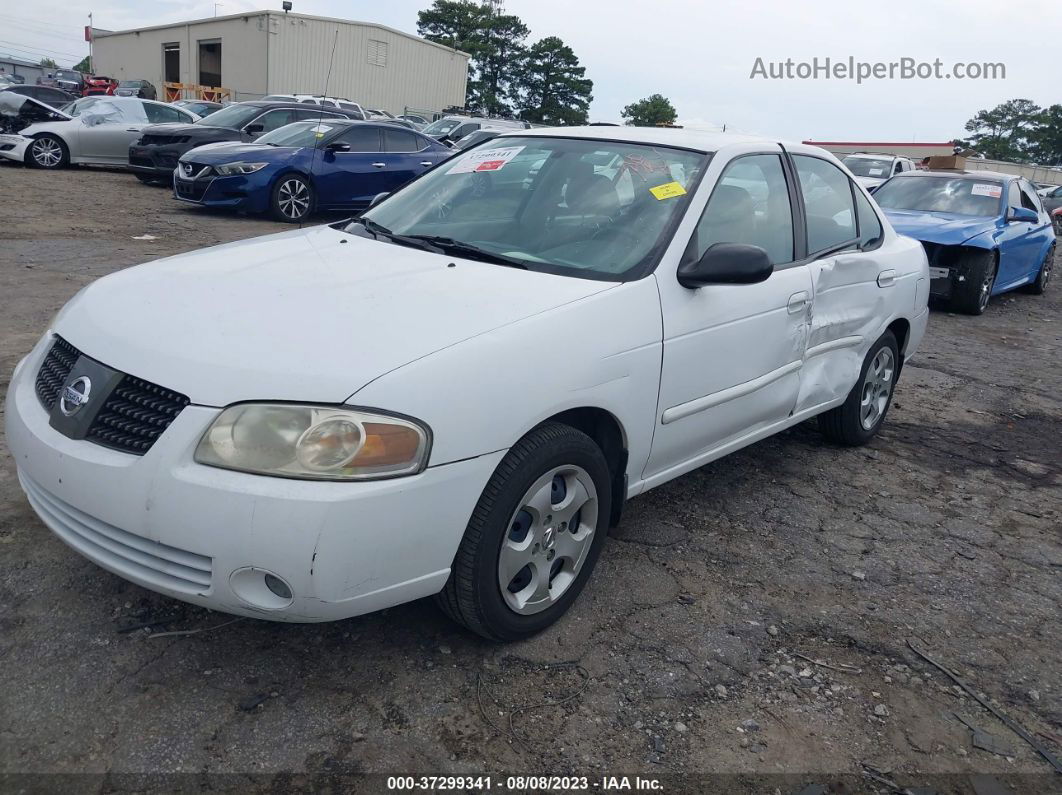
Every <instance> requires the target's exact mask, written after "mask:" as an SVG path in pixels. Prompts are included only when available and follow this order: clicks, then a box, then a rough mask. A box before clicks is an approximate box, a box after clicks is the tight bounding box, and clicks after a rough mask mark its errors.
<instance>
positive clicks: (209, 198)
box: [173, 170, 269, 213]
mask: <svg viewBox="0 0 1062 795" xmlns="http://www.w3.org/2000/svg"><path fill="white" fill-rule="evenodd" d="M256 176H257V175H237V176H232V177H218V176H205V177H200V178H199V179H185V178H184V177H182V176H181V175H180V173H179V170H178V171H174V172H173V197H174V198H175V199H178V200H179V201H183V202H189V203H190V204H202V205H204V206H206V207H227V208H230V209H233V210H242V211H244V212H248V213H264V212H265V211H266V210H268V209H269V186H268V184H267V183H264V182H263V181H262V180H259V179H254V177H256Z"/></svg>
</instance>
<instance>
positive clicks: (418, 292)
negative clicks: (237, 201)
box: [54, 226, 615, 408]
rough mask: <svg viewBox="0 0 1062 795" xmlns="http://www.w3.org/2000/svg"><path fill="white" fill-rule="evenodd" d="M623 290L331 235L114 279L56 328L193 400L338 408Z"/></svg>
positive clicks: (230, 249) (279, 238)
mask: <svg viewBox="0 0 1062 795" xmlns="http://www.w3.org/2000/svg"><path fill="white" fill-rule="evenodd" d="M451 262H456V267H452V268H451V267H448V265H449V263H451ZM614 286H615V283H612V282H602V281H592V280H589V279H576V278H572V277H568V276H556V275H553V274H546V273H536V272H533V271H524V270H520V269H518V268H509V267H506V266H503V265H492V264H489V263H482V262H473V261H468V260H461V259H455V258H453V257H448V256H443V255H438V254H432V253H430V252H425V251H420V250H417V249H412V248H406V247H403V246H397V245H393V244H391V243H383V242H378V241H375V240H370V239H366V238H361V237H357V236H354V235H348V234H346V233H344V232H341V231H339V230H337V229H333V228H332V227H330V226H319V227H313V228H311V229H305V230H295V231H291V232H283V233H281V234H278V235H269V236H266V237H259V238H253V239H251V240H244V241H239V242H236V243H229V244H227V245H224V246H217V247H215V248H209V249H204V250H201V251H196V252H191V253H188V254H181V255H179V256H176V257H169V258H167V259H162V260H158V261H155V262H150V263H147V264H144V265H139V266H137V267H134V268H128V269H126V270H123V271H119V272H117V273H114V274H111V275H110V276H106V277H104V278H102V279H100V280H98V281H96V282H94V283H92V284H91V285H89V286H88V287H86V288H85V289H84V290H82V291H81V292H80V293H78V295H76V296H75V297H74V298H73V299H71V301H70V302H69V303H68V304H67V305H66V306H65V307H64V308H63V310H62V311H61V312H60V313H59V315H58V317H57V318H56V321H55V324H54V331H55V332H56V333H58V334H60V335H62V336H63V337H64V338H65V339H67V340H69V341H70V343H71V344H73V345H74V346H76V347H77V348H79V349H80V350H82V351H84V352H85V353H86V354H87V355H89V356H91V357H93V358H95V359H98V360H99V361H101V362H103V363H105V364H107V365H109V366H111V367H114V368H117V369H119V370H121V371H123V372H127V373H131V374H133V375H136V376H138V377H140V378H144V379H146V380H148V381H152V382H154V383H156V384H159V385H161V386H165V387H167V388H169V389H175V390H177V391H179V392H182V393H184V394H185V395H188V397H189V398H190V399H191V400H192V402H193V403H199V404H203V405H209V406H225V405H228V404H230V403H234V402H237V401H241V400H290V401H306V402H322V403H338V402H342V401H343V400H345V399H346V398H347V397H349V396H350V395H351V394H353V393H354V392H356V391H357V390H359V389H361V388H362V387H363V386H364V385H365V384H367V383H369V382H370V381H372V380H374V379H376V378H378V377H379V376H381V375H383V374H384V373H387V372H389V371H391V370H394V369H396V368H398V367H401V366H402V365H404V364H407V363H409V362H411V361H413V360H415V359H420V358H422V357H425V356H428V355H430V354H431V353H434V352H435V351H438V350H441V349H443V348H447V347H450V346H452V345H455V344H457V343H459V342H461V341H462V340H466V339H469V338H471V337H475V336H478V335H481V334H485V333H487V332H489V331H491V330H492V329H496V328H499V327H501V326H505V325H507V324H510V323H514V322H516V321H518V320H521V319H523V318H526V317H529V316H531V315H536V314H540V313H542V312H547V311H549V310H551V309H555V308H557V307H559V306H562V305H564V304H567V303H570V302H573V301H578V300H580V299H582V298H585V297H587V296H590V295H593V294H595V293H599V292H602V291H604V290H608V289H610V288H612V287H614ZM382 408H386V406H384V407H382Z"/></svg>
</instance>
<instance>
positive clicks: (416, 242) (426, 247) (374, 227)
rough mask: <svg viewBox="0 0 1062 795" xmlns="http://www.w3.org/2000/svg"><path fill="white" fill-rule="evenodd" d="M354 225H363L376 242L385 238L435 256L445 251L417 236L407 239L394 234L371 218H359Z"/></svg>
mask: <svg viewBox="0 0 1062 795" xmlns="http://www.w3.org/2000/svg"><path fill="white" fill-rule="evenodd" d="M354 223H356V224H361V226H362V227H363V228H364V229H365V231H367V232H368V233H369V234H371V235H372V236H373V238H375V239H376V240H379V239H380V238H381V237H385V238H387V239H388V240H390V241H391V242H393V243H397V244H399V245H401V246H409V247H410V248H419V249H421V250H422V251H430V252H432V253H433V254H442V253H443V250H442V249H441V248H439V247H438V246H434V245H432V244H431V243H430V242H428V241H427V240H421V239H420V238H419V237H417V236H412V237H406V236H405V235H399V234H397V233H395V232H392V231H391V230H390V229H388V228H387V227H386V226H383V225H382V224H378V223H376V222H375V221H373V220H372V219H370V218H358V219H357V220H355V221H354Z"/></svg>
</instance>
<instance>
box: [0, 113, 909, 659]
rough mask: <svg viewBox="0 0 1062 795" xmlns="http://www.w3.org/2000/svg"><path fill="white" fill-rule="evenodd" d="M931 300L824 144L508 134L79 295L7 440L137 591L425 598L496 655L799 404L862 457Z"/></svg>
mask: <svg viewBox="0 0 1062 795" xmlns="http://www.w3.org/2000/svg"><path fill="white" fill-rule="evenodd" d="M336 155H337V156H341V152H340V151H338V150H337V152H336ZM509 172H515V173H513V174H512V175H510V173H509ZM484 175H490V176H491V177H492V179H490V180H487V181H482V180H478V179H477V178H478V177H482V176H484ZM809 185H811V186H813V187H811V188H809V187H808V186H809ZM928 294H929V273H928V266H927V263H926V255H925V251H924V250H923V248H922V246H921V244H919V243H918V242H917V241H914V240H912V239H910V238H905V237H900V236H899V235H897V234H896V233H895V232H894V231H893V229H892V227H890V226H889V222H888V221H887V220H886V219H885V217H884V216H883V215H882V213H881V212H880V210H879V209H878V208H877V207H876V206H875V204H874V202H873V201H872V200H871V199H870V198H869V196H868V195H867V193H866V191H865V190H864V189H863V188H862V187H860V186H859V185H857V184H854V183H853V177H852V175H851V173H850V172H848V171H847V170H845V168H844V167H843V166H842V165H841V164H840V162H839V161H838V160H837V159H836V158H834V157H833V156H832V155H830V154H829V153H827V152H825V151H824V150H822V149H818V148H816V147H812V146H806V145H801V144H785V145H784V148H783V146H782V145H781V144H780V143H779V142H777V141H771V140H765V139H757V138H751V137H744V136H736V135H725V134H710V133H699V132H694V131H689V130H681V129H653V128H636V127H607V128H606V127H565V128H564V129H563V130H560V131H557V130H549V129H542V130H523V131H519V132H511V133H507V134H505V135H502V136H501V137H499V138H496V139H494V140H491V141H488V142H486V143H485V144H483V145H480V146H478V147H475V148H473V149H470V150H468V151H466V152H463V153H461V154H459V155H457V156H456V157H454V158H452V159H450V160H448V161H446V162H444V163H443V164H441V165H439V166H438V167H436V168H434V169H432V170H430V171H428V172H427V173H426V174H424V175H423V176H421V177H419V178H418V179H415V180H413V181H412V182H410V183H408V184H407V185H406V186H405V187H403V188H401V189H399V190H398V191H396V192H395V193H393V194H391V195H389V196H386V197H385V198H383V199H382V200H381V201H379V202H378V203H376V204H375V205H374V206H373V207H372V208H370V209H369V210H368V211H367V212H365V213H364V214H363V215H362V216H361V217H360V218H359V219H357V220H353V221H341V222H339V223H336V224H332V225H325V226H315V227H310V228H307V229H304V230H295V231H291V232H286V233H282V234H279V235H271V236H268V237H263V238H259V239H257V240H242V241H239V242H237V243H230V244H228V245H225V246H219V247H217V248H212V249H206V250H202V251H196V252H191V253H188V254H182V255H179V256H175V257H169V258H167V259H164V260H160V261H158V262H152V263H148V264H145V265H140V266H137V267H134V268H127V269H124V270H121V271H118V272H116V273H114V274H111V275H109V276H107V277H105V278H103V279H100V280H99V281H97V282H95V283H93V284H90V285H89V286H88V287H86V288H85V289H84V290H82V291H81V292H80V293H78V294H77V295H76V296H75V297H74V298H73V299H72V300H71V301H70V302H69V303H68V304H67V305H66V306H65V307H64V308H63V309H62V311H61V312H60V313H59V314H58V316H57V317H56V318H55V320H54V322H53V323H52V325H51V327H50V328H48V329H47V331H46V332H45V334H44V336H43V337H42V338H41V339H40V341H39V342H38V343H37V344H36V345H35V346H34V348H33V350H32V351H31V352H30V353H29V354H28V355H27V356H26V358H24V359H23V360H22V361H21V362H20V363H19V364H18V365H17V366H16V368H15V371H14V374H13V375H12V378H11V384H10V388H9V389H8V392H7V404H6V415H5V416H6V426H7V443H8V447H9V449H10V450H11V454H12V458H13V459H14V461H15V463H16V465H17V472H18V478H19V481H20V483H21V485H22V488H23V489H24V491H25V493H26V496H27V498H28V500H29V502H30V504H31V505H32V506H33V508H34V509H35V510H36V512H37V514H38V516H40V518H41V520H42V521H43V522H44V523H45V524H46V525H47V526H48V527H50V528H51V529H52V530H53V531H54V532H55V534H56V535H58V536H59V537H60V538H61V539H62V540H63V541H65V542H66V543H67V544H69V545H70V546H71V547H73V548H74V549H75V550H76V551H78V552H80V553H81V554H82V555H84V556H86V557H88V558H89V559H91V560H93V561H95V562H96V563H98V564H99V565H100V566H102V567H104V568H105V569H108V570H109V571H111V572H114V573H115V574H117V575H119V576H121V577H124V578H126V579H128V580H131V581H132V582H135V583H138V584H140V585H141V586H143V587H145V588H149V589H152V590H155V591H158V592H160V593H164V594H168V595H170V596H172V597H175V598H178V599H183V600H186V601H188V602H192V603H194V604H197V605H202V606H204V607H208V608H211V609H214V610H222V611H227V612H231V613H236V614H240V615H245V616H253V617H256V618H263V619H273V620H277V621H327V620H333V619H340V618H345V617H348V616H354V615H358V614H361V613H366V612H369V611H372V610H379V609H381V608H385V607H389V606H392V605H396V604H399V603H402V602H407V601H410V600H412V599H418V598H421V597H426V596H431V595H433V594H435V595H438V601H439V603H440V605H441V606H442V608H443V609H444V610H445V611H446V612H447V613H448V614H449V615H450V616H451V617H453V618H454V619H455V620H457V621H459V622H461V623H462V624H464V625H465V626H467V627H468V628H470V629H471V630H473V631H475V632H477V633H480V634H481V635H483V636H485V637H488V638H492V639H495V640H512V639H516V638H521V637H526V636H528V635H530V634H533V633H535V632H537V631H539V630H541V629H543V628H544V627H546V626H549V625H550V624H551V623H552V622H553V621H555V620H557V619H558V618H559V617H560V616H561V615H562V614H563V613H564V612H565V611H566V610H567V609H568V607H569V606H570V605H571V604H572V602H573V601H574V600H575V598H576V597H577V596H578V594H579V592H580V591H581V589H582V587H583V586H584V584H585V583H586V581H587V580H588V578H589V577H590V574H591V572H592V570H593V568H594V564H595V562H596V561H597V558H598V555H599V553H600V552H601V549H602V547H603V545H604V544H605V541H606V536H607V533H608V528H609V526H610V525H612V524H615V523H617V522H618V521H619V518H620V512H621V509H622V507H623V505H624V503H625V502H626V500H627V499H628V498H630V497H634V496H636V495H638V494H641V493H643V492H645V491H647V490H649V489H651V488H654V487H656V486H659V485H661V484H663V483H666V482H668V481H670V480H672V479H674V478H676V477H679V476H680V475H682V474H684V473H686V472H689V471H690V470H693V469H695V468H697V467H700V466H702V465H704V464H707V463H709V462H710V461H713V460H715V459H717V458H720V457H721V456H724V455H726V454H727V453H730V452H732V451H734V450H738V449H740V448H742V447H745V446H747V445H749V444H752V443H753V442H755V441H757V440H759V439H763V438H765V437H767V436H769V435H771V434H775V433H777V432H779V431H781V430H783V429H785V428H789V427H791V426H793V425H796V424H797V423H800V422H803V421H804V420H807V419H809V418H811V417H816V416H818V417H819V423H820V427H821V429H822V430H823V432H824V434H825V435H826V436H827V437H828V438H830V439H832V440H835V441H836V442H838V443H840V444H845V445H858V444H863V443H865V442H867V441H868V440H869V439H870V438H871V437H873V436H874V435H875V434H876V433H877V431H878V429H879V428H880V427H881V425H882V423H883V422H884V420H885V416H886V412H887V411H888V409H889V405H890V401H891V399H892V395H893V388H894V386H895V384H896V380H897V377H898V376H899V375H900V372H901V370H902V367H903V364H904V361H905V360H906V359H908V358H909V357H910V356H911V354H912V353H913V352H914V351H915V349H916V348H917V347H918V344H919V342H920V341H921V339H922V336H923V333H924V331H925V328H926V319H927V314H928V313H927V309H926V300H927V296H928ZM277 321H280V322H277ZM841 454H842V453H840V452H838V455H841Z"/></svg>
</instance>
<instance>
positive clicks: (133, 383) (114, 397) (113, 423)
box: [86, 375, 188, 455]
mask: <svg viewBox="0 0 1062 795" xmlns="http://www.w3.org/2000/svg"><path fill="white" fill-rule="evenodd" d="M187 405H188V398H187V397H185V396H184V395H182V394H180V393H179V392H174V391H172V390H169V389H166V388H165V387H161V386H158V385H157V384H152V383H150V382H149V381H145V380H143V379H142V378H136V377H134V376H131V375H127V376H125V377H124V378H122V380H121V381H120V382H119V384H118V386H116V387H115V388H114V391H113V392H111V394H110V395H108V396H107V401H106V402H105V403H104V404H103V408H102V409H100V413H99V414H97V415H96V419H95V420H94V421H93V423H92V426H91V427H90V428H89V432H88V436H87V437H86V438H88V439H89V440H91V441H93V442H96V444H102V445H103V446H104V447H111V448H113V449H115V450H121V451H123V452H126V453H135V454H136V455H143V454H144V453H146V452H147V451H148V450H150V449H151V445H153V444H154V443H155V440H156V439H158V438H159V436H161V435H162V432H163V431H164V430H166V429H167V428H168V427H170V423H171V422H173V421H174V420H175V419H176V418H177V415H178V414H180V413H181V410H182V409H183V408H184V407H185V406H187Z"/></svg>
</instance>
